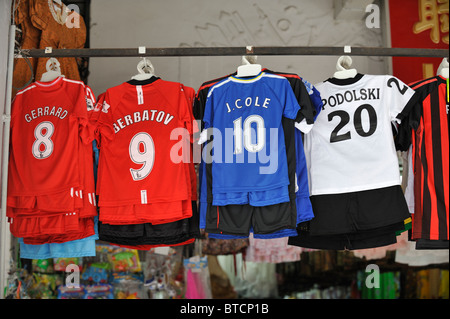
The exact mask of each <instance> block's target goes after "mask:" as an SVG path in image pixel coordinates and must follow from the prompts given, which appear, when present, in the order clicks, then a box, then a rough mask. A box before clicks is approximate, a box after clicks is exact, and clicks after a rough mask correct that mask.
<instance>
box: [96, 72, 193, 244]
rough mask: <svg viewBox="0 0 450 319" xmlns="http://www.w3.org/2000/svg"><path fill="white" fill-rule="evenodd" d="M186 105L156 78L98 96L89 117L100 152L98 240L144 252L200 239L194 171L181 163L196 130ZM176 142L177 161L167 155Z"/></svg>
mask: <svg viewBox="0 0 450 319" xmlns="http://www.w3.org/2000/svg"><path fill="white" fill-rule="evenodd" d="M192 100H193V90H191V89H187V90H186V89H185V88H184V86H183V85H182V84H181V83H176V82H169V81H164V80H162V79H160V78H159V77H156V76H153V77H150V78H149V79H147V80H136V79H132V80H130V81H128V82H125V83H123V84H121V85H119V86H116V87H113V88H110V89H108V90H107V91H106V92H105V93H104V94H101V99H99V103H98V104H97V107H96V108H95V111H94V113H93V116H92V117H91V119H90V120H91V122H92V123H93V125H94V126H95V127H96V132H97V135H96V139H97V145H98V148H99V154H100V156H99V165H98V181H97V194H98V196H99V237H100V239H101V240H105V241H108V242H111V243H115V244H118V245H121V246H126V247H133V248H137V249H149V248H153V247H157V246H164V245H171V246H175V245H183V244H187V243H192V242H193V241H194V240H195V238H196V237H198V236H199V232H198V218H197V208H196V198H197V197H196V196H197V195H196V190H197V186H196V176H195V175H194V173H195V168H194V167H193V165H194V164H193V162H192V161H191V158H189V157H187V158H186V157H185V156H186V154H192V152H191V151H190V150H191V148H192V141H193V140H192V136H193V134H194V133H195V131H196V130H197V129H196V126H195V122H194V121H193V116H192V104H191V102H192ZM173 132H176V133H177V134H178V135H176V136H175V138H173V137H172V135H171V134H173ZM179 136H181V140H179ZM180 143H181V148H180V149H182V151H183V154H182V158H179V159H178V160H177V159H176V158H174V156H177V154H174V153H172V150H173V149H174V147H177V144H180Z"/></svg>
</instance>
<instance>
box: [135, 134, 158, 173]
mask: <svg viewBox="0 0 450 319" xmlns="http://www.w3.org/2000/svg"><path fill="white" fill-rule="evenodd" d="M141 146H142V147H143V151H141ZM129 154H130V159H131V160H132V161H133V162H134V163H136V164H143V165H142V167H141V168H139V169H133V168H130V173H131V177H132V178H133V180H135V181H139V180H142V179H144V178H146V177H147V176H148V175H149V174H150V172H151V171H152V169H153V164H154V162H155V144H154V142H153V139H152V137H151V136H150V135H149V134H147V133H142V132H141V133H137V134H136V135H135V136H133V138H132V139H131V141H130V146H129Z"/></svg>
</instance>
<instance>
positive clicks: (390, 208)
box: [289, 74, 414, 250]
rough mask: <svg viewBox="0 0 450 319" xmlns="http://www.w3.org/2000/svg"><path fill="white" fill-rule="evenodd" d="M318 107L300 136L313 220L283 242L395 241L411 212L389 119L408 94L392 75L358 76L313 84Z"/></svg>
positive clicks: (359, 245) (343, 244) (361, 244)
mask: <svg viewBox="0 0 450 319" xmlns="http://www.w3.org/2000/svg"><path fill="white" fill-rule="evenodd" d="M315 87H316V88H317V90H318V91H319V92H320V94H321V97H322V100H323V102H324V103H323V109H322V111H321V113H320V114H319V116H318V117H317V120H316V121H315V122H314V126H313V128H312V130H311V131H310V132H309V133H308V134H305V153H306V158H307V163H308V174H309V179H308V180H309V183H310V190H311V203H312V206H313V211H314V219H312V220H311V221H310V222H309V229H308V230H307V231H305V230H298V232H299V235H298V236H296V237H291V238H290V240H289V244H291V245H297V246H301V247H306V248H313V249H336V250H341V249H364V248H373V247H379V246H386V245H390V244H394V243H395V242H396V236H397V231H402V230H403V231H404V230H405V220H407V219H408V218H409V217H410V214H409V211H408V208H407V205H406V201H405V198H404V195H403V192H402V189H401V186H400V172H399V169H398V159H397V155H396V151H395V145H394V139H393V132H392V124H391V122H394V121H397V120H398V121H400V120H401V118H402V117H403V116H404V115H403V114H402V111H403V110H405V109H408V107H407V105H408V103H409V104H412V103H413V101H414V99H413V96H414V91H413V90H411V89H410V88H409V87H408V86H406V85H405V84H404V83H402V82H401V81H400V80H399V79H397V78H395V77H392V76H374V75H363V74H357V75H356V76H355V77H353V78H348V79H337V78H331V79H328V80H326V81H324V82H322V83H319V84H317V85H315Z"/></svg>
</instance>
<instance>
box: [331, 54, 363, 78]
mask: <svg viewBox="0 0 450 319" xmlns="http://www.w3.org/2000/svg"><path fill="white" fill-rule="evenodd" d="M352 63H353V60H352V58H351V57H349V56H348V55H343V56H341V57H340V58H339V59H338V61H337V63H336V72H335V73H334V75H333V77H335V78H336V79H350V78H354V77H355V76H356V74H358V71H356V69H350V67H351V66H352Z"/></svg>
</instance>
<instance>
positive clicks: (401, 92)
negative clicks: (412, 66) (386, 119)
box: [386, 76, 415, 123]
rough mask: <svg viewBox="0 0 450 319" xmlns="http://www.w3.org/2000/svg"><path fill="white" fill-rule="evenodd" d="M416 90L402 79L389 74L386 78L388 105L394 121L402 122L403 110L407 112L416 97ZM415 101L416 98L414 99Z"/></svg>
mask: <svg viewBox="0 0 450 319" xmlns="http://www.w3.org/2000/svg"><path fill="white" fill-rule="evenodd" d="M414 93H415V91H414V90H413V89H411V88H410V87H409V86H408V85H406V84H405V83H403V82H402V81H401V80H400V79H398V78H396V77H393V76H389V77H387V78H386V94H387V100H386V105H388V106H389V115H390V118H391V121H392V122H397V123H400V122H401V118H402V115H401V114H402V112H405V110H406V108H407V107H408V103H409V102H410V101H411V99H412V98H413V97H414ZM412 101H413V102H414V100H412Z"/></svg>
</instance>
